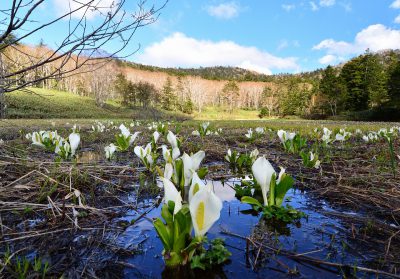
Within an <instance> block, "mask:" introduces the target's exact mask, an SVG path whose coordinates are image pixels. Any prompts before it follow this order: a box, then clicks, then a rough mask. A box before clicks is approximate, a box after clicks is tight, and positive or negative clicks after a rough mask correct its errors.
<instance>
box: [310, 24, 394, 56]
mask: <svg viewBox="0 0 400 279" xmlns="http://www.w3.org/2000/svg"><path fill="white" fill-rule="evenodd" d="M399 46H400V30H397V29H391V28H389V27H386V26H384V25H382V24H375V25H370V26H368V27H367V28H365V29H363V30H361V31H360V32H359V33H357V35H356V36H355V38H354V41H353V42H345V41H336V40H334V39H326V40H323V41H321V42H320V43H319V44H317V45H315V46H314V47H313V50H325V51H326V52H327V54H330V55H336V56H349V55H355V54H360V53H362V52H364V51H365V50H366V49H370V50H372V51H379V50H385V49H398V48H399ZM327 59H328V58H326V59H325V60H324V61H326V60H327ZM320 62H321V61H320Z"/></svg>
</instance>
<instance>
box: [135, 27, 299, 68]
mask: <svg viewBox="0 0 400 279" xmlns="http://www.w3.org/2000/svg"><path fill="white" fill-rule="evenodd" d="M138 62H139V63H144V64H149V65H155V66H160V67H200V66H202V67H207V66H237V67H242V68H245V69H250V70H254V71H258V72H261V73H265V74H271V73H272V71H273V70H276V69H278V70H293V71H298V70H299V69H300V67H299V65H298V64H297V59H296V58H294V57H278V56H274V55H272V54H270V53H268V52H266V51H262V50H260V49H258V48H256V47H251V46H242V45H239V44H237V43H235V42H232V41H217V42H214V41H209V40H198V39H195V38H191V37H188V36H186V35H185V34H183V33H178V32H177V33H174V34H172V35H170V36H168V37H166V38H164V39H163V40H161V41H160V42H157V43H154V44H152V45H150V46H149V47H147V48H145V49H144V52H143V54H141V55H139V57H138Z"/></svg>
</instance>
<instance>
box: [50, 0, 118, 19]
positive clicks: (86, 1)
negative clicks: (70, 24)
mask: <svg viewBox="0 0 400 279" xmlns="http://www.w3.org/2000/svg"><path fill="white" fill-rule="evenodd" d="M53 1H54V8H55V10H56V13H57V14H58V15H65V14H68V13H69V12H71V11H74V10H76V9H78V10H77V11H75V12H73V13H72V14H71V17H72V18H76V19H80V18H82V17H83V16H85V18H86V19H93V18H95V17H96V16H100V15H106V14H107V12H109V11H110V10H113V9H114V8H115V5H116V3H115V2H116V1H115V0H95V1H93V0H79V1H78V0H53ZM94 7H96V9H94ZM67 19H68V17H67Z"/></svg>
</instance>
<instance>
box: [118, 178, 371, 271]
mask: <svg viewBox="0 0 400 279" xmlns="http://www.w3.org/2000/svg"><path fill="white" fill-rule="evenodd" d="M235 181H236V182H237V180H235V179H232V180H229V181H226V182H225V183H222V182H220V181H213V188H214V191H215V193H216V194H217V196H218V197H220V198H221V199H222V200H223V209H222V211H221V218H220V219H219V221H218V222H217V223H216V224H214V226H213V227H212V228H211V229H210V231H209V232H208V234H207V236H208V238H209V239H214V238H216V237H220V238H223V239H225V243H226V245H227V247H228V249H229V250H230V251H231V253H232V257H231V262H230V263H228V264H226V265H224V266H222V267H219V269H216V270H211V271H208V272H202V271H199V270H195V271H193V270H190V268H189V269H188V268H182V269H180V270H179V272H178V271H176V270H174V271H171V270H168V269H165V265H164V262H163V259H162V256H161V252H162V250H163V246H162V244H161V241H160V240H159V238H158V237H157V235H156V232H155V230H154V229H153V228H152V219H153V218H158V217H159V216H160V209H161V205H160V206H158V207H156V208H154V209H153V210H151V211H150V212H149V213H148V214H147V215H146V217H145V218H141V219H140V221H138V222H137V223H135V224H134V225H132V226H131V227H130V228H129V230H127V231H126V232H125V233H124V234H123V238H122V239H121V242H124V241H126V242H132V243H134V244H137V243H138V242H140V247H141V248H142V250H141V251H142V252H141V253H140V254H137V255H134V256H132V257H129V258H128V259H126V261H127V262H129V263H130V264H132V265H134V266H135V267H136V268H127V269H125V277H126V278H136V277H141V278H143V277H145V278H148V277H150V278H209V279H211V278H242V277H246V279H247V278H267V277H268V278H282V277H285V278H286V277H287V270H285V269H282V268H281V267H280V266H279V265H277V261H276V260H272V258H271V259H270V258H269V257H267V255H268V253H267V254H265V256H266V257H265V260H264V261H260V264H261V262H262V265H260V266H257V268H255V269H254V270H253V268H252V266H251V265H248V264H246V261H247V260H248V255H247V254H246V247H247V246H248V243H246V240H245V239H242V238H239V237H235V236H234V235H240V236H243V237H247V236H250V235H254V236H255V235H257V234H258V235H263V234H265V235H266V236H270V237H271V239H272V240H273V241H274V244H275V245H278V246H279V248H281V249H284V250H288V251H294V252H298V253H307V252H309V251H317V252H313V253H312V256H313V257H316V258H319V259H327V258H328V257H333V258H329V259H331V260H334V261H337V262H347V263H349V264H351V263H357V264H360V262H361V261H365V259H366V257H365V255H366V254H367V253H364V255H363V257H361V256H360V254H361V252H360V251H356V253H350V252H349V251H344V250H343V247H342V246H343V241H348V239H347V237H348V235H347V234H346V230H345V228H344V227H343V226H342V225H341V223H340V221H339V220H338V219H336V218H335V217H333V216H325V215H322V214H321V213H318V212H316V209H317V208H319V209H320V208H321V207H322V205H321V204H320V203H318V201H316V200H315V199H310V198H309V197H308V196H307V194H303V193H301V192H299V191H291V192H289V196H290V198H289V199H288V200H287V201H286V202H285V203H289V204H290V205H291V206H292V207H294V208H296V209H299V210H301V211H303V212H304V213H306V214H307V215H308V216H309V218H308V219H302V220H301V223H297V224H283V223H279V222H277V221H273V220H265V219H264V218H262V217H261V216H260V215H259V214H258V213H257V212H255V211H254V210H251V207H250V205H248V204H242V203H241V202H240V201H238V200H237V199H236V198H235V191H234V190H233V189H232V188H231V187H230V186H233V184H234V182H235ZM146 204H152V201H151V200H147V202H146ZM324 206H325V207H329V206H328V205H326V204H325V205H324ZM148 209H149V207H147V208H145V209H143V210H141V211H139V212H134V211H131V212H129V214H131V215H133V216H130V217H129V218H127V220H131V219H133V218H137V217H138V216H140V215H141V214H142V213H143V212H145V211H147V210H148ZM330 210H333V209H330ZM224 231H228V232H230V233H231V235H227V234H225V233H224ZM266 252H267V251H266ZM276 257H278V258H279V261H281V262H283V263H284V264H285V265H287V266H290V268H295V267H299V268H300V273H301V275H302V276H303V277H307V278H337V276H338V274H337V273H332V272H331V271H326V270H323V269H321V268H316V267H313V266H309V265H301V264H300V265H299V262H296V261H295V260H291V259H289V258H284V257H283V256H279V255H278V256H276Z"/></svg>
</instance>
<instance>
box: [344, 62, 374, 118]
mask: <svg viewBox="0 0 400 279" xmlns="http://www.w3.org/2000/svg"><path fill="white" fill-rule="evenodd" d="M363 62H364V59H363V57H356V58H354V59H352V60H350V61H349V62H347V63H346V64H345V65H344V66H343V68H342V72H341V73H340V78H342V79H343V81H344V83H345V85H346V96H345V104H344V105H345V108H346V109H348V110H350V111H360V110H365V109H367V108H368V100H369V96H368V91H367V90H366V89H367V88H366V86H365V85H366V82H365V81H366V67H365V65H364V63H363Z"/></svg>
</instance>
